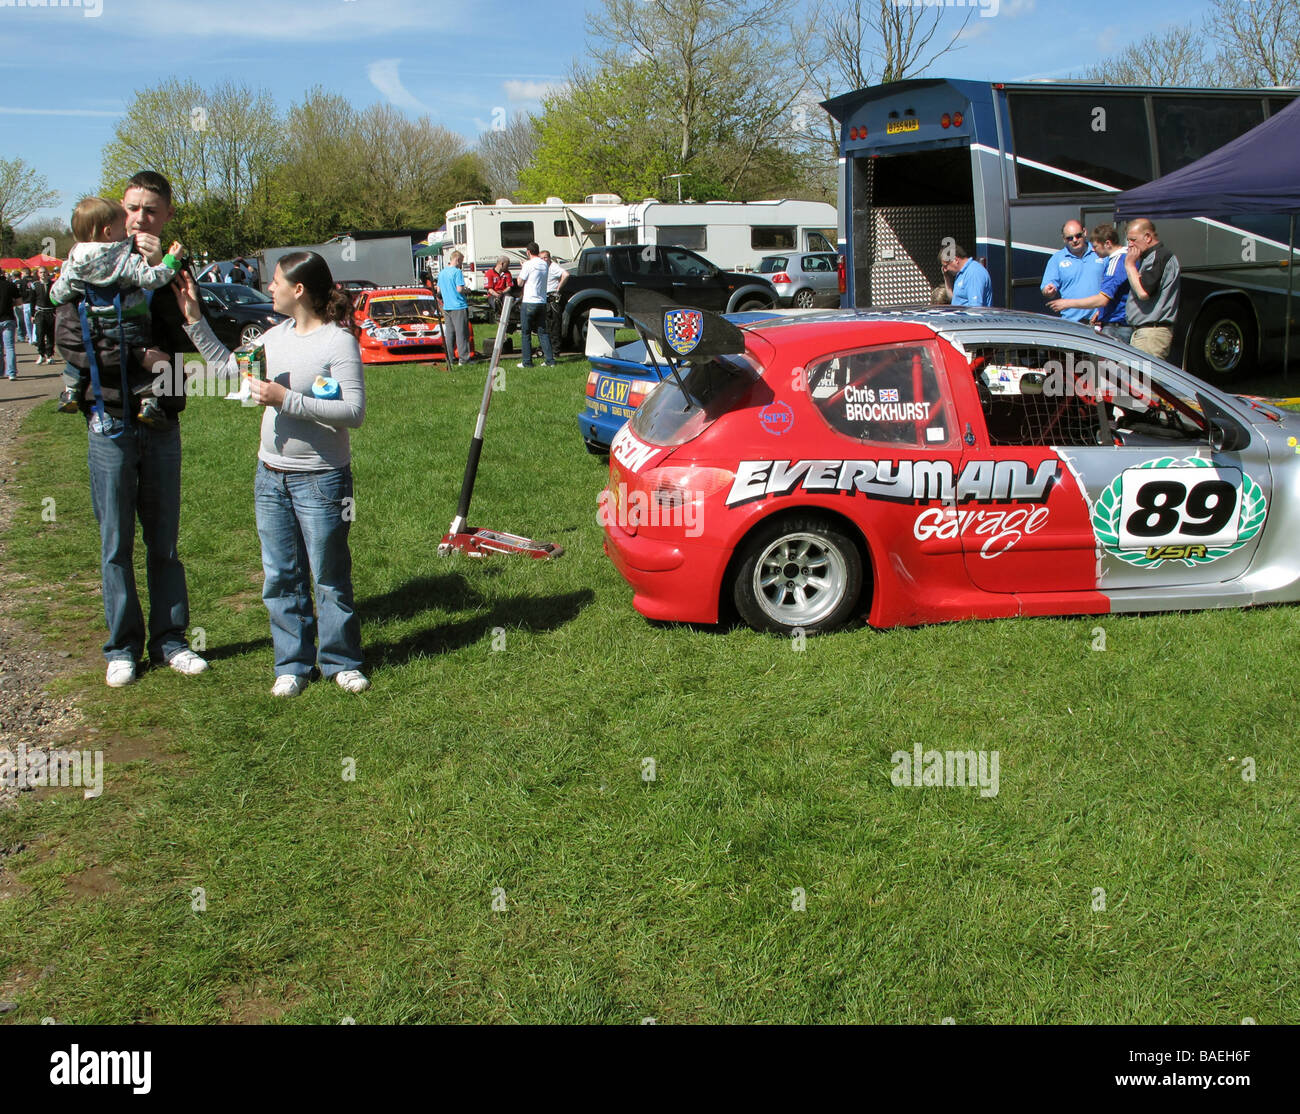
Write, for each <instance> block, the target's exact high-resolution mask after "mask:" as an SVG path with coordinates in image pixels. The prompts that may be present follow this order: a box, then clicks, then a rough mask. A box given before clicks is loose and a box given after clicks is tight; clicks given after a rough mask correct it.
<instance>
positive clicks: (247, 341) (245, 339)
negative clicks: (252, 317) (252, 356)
mask: <svg viewBox="0 0 1300 1114" xmlns="http://www.w3.org/2000/svg"><path fill="white" fill-rule="evenodd" d="M262 332H263V329H262V326H261V325H245V326H244V327H243V328H242V329H240V330H239V346H240V347H241V348H248V347H249V346H250V345H253V344H256V343H257V340H258V338H259V337H260V336H261V335H262Z"/></svg>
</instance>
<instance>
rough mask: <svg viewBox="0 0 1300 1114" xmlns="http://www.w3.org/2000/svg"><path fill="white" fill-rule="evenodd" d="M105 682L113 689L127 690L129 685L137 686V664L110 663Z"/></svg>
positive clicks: (130, 662) (128, 662) (126, 662)
mask: <svg viewBox="0 0 1300 1114" xmlns="http://www.w3.org/2000/svg"><path fill="white" fill-rule="evenodd" d="M104 682H105V683H106V684H107V685H108V687H109V688H111V689H120V688H126V686H127V685H133V684H135V662H133V661H110V662H109V663H108V674H107V675H106V676H105V677H104Z"/></svg>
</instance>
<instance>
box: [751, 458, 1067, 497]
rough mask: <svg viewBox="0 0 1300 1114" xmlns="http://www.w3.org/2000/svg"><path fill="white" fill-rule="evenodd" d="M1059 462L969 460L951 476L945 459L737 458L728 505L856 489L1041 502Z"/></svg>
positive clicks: (892, 494)
mask: <svg viewBox="0 0 1300 1114" xmlns="http://www.w3.org/2000/svg"><path fill="white" fill-rule="evenodd" d="M1060 472H1061V465H1060V462H1059V461H1057V460H1054V459H1048V460H1044V461H1042V462H1041V463H1040V464H1038V465H1037V466H1036V467H1035V466H1033V465H1030V464H1028V463H1027V462H1025V461H1023V460H972V461H968V462H967V463H966V464H965V466H964V467H963V468H962V470H961V475H960V476H957V477H955V478H954V475H953V467H952V464H951V463H950V462H949V461H947V460H796V461H790V460H742V461H741V462H740V463H739V464H738V465H737V466H736V478H735V479H734V480H733V481H732V484H731V490H730V491H728V492H727V506H729V507H734V506H738V505H740V504H742V503H749V502H753V501H754V500H755V499H765V498H769V497H771V496H774V495H789V494H790V493H791V492H792V491H794V490H795V489H796V488H802V489H803V490H804V491H810V492H817V491H822V492H843V493H844V494H850V495H851V494H853V493H854V492H861V493H862V494H863V495H865V496H867V498H869V499H887V500H890V501H892V502H897V503H928V502H933V501H934V500H944V501H948V502H951V501H953V500H954V499H955V500H956V501H957V502H958V503H962V502H967V501H971V502H976V503H1042V502H1046V500H1047V495H1048V492H1049V491H1051V489H1052V485H1053V484H1054V483H1055V482H1056V479H1057V477H1058V476H1059V475H1060Z"/></svg>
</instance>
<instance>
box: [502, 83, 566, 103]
mask: <svg viewBox="0 0 1300 1114" xmlns="http://www.w3.org/2000/svg"><path fill="white" fill-rule="evenodd" d="M568 84H569V83H568V82H567V81H551V80H548V79H545V78H543V79H542V80H540V81H518V80H516V79H514V78H511V79H509V80H508V81H503V82H502V83H501V88H502V89H503V90H504V91H505V94H506V99H507V100H510V101H540V100H541V99H542V98H543V97H544V96H546V95H547V94H548V93H552V92H554V91H555V90H557V89H564V88H566V87H567V86H568Z"/></svg>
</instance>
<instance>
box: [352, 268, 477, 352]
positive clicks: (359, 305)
mask: <svg viewBox="0 0 1300 1114" xmlns="http://www.w3.org/2000/svg"><path fill="white" fill-rule="evenodd" d="M352 306H353V314H354V315H355V317H356V322H357V328H358V330H359V332H360V335H359V338H358V339H359V340H360V342H361V362H362V363H363V364H392V363H398V362H402V361H416V360H425V361H427V360H433V359H439V360H445V359H446V358H447V351H446V344H445V342H444V340H443V335H442V309H441V307H440V306H439V305H438V301H437V299H436V298H435V297H434V295H433V293H432V292H431V291H430V290H429V289H428V288H426V287H423V286H392V287H378V288H376V289H373V290H357V291H355V292H354V293H353V295H352ZM469 345H470V353H469V356H468V357H467V358H469V359H472V358H473V357H474V355H475V353H474V326H473V325H470V327H469Z"/></svg>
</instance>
